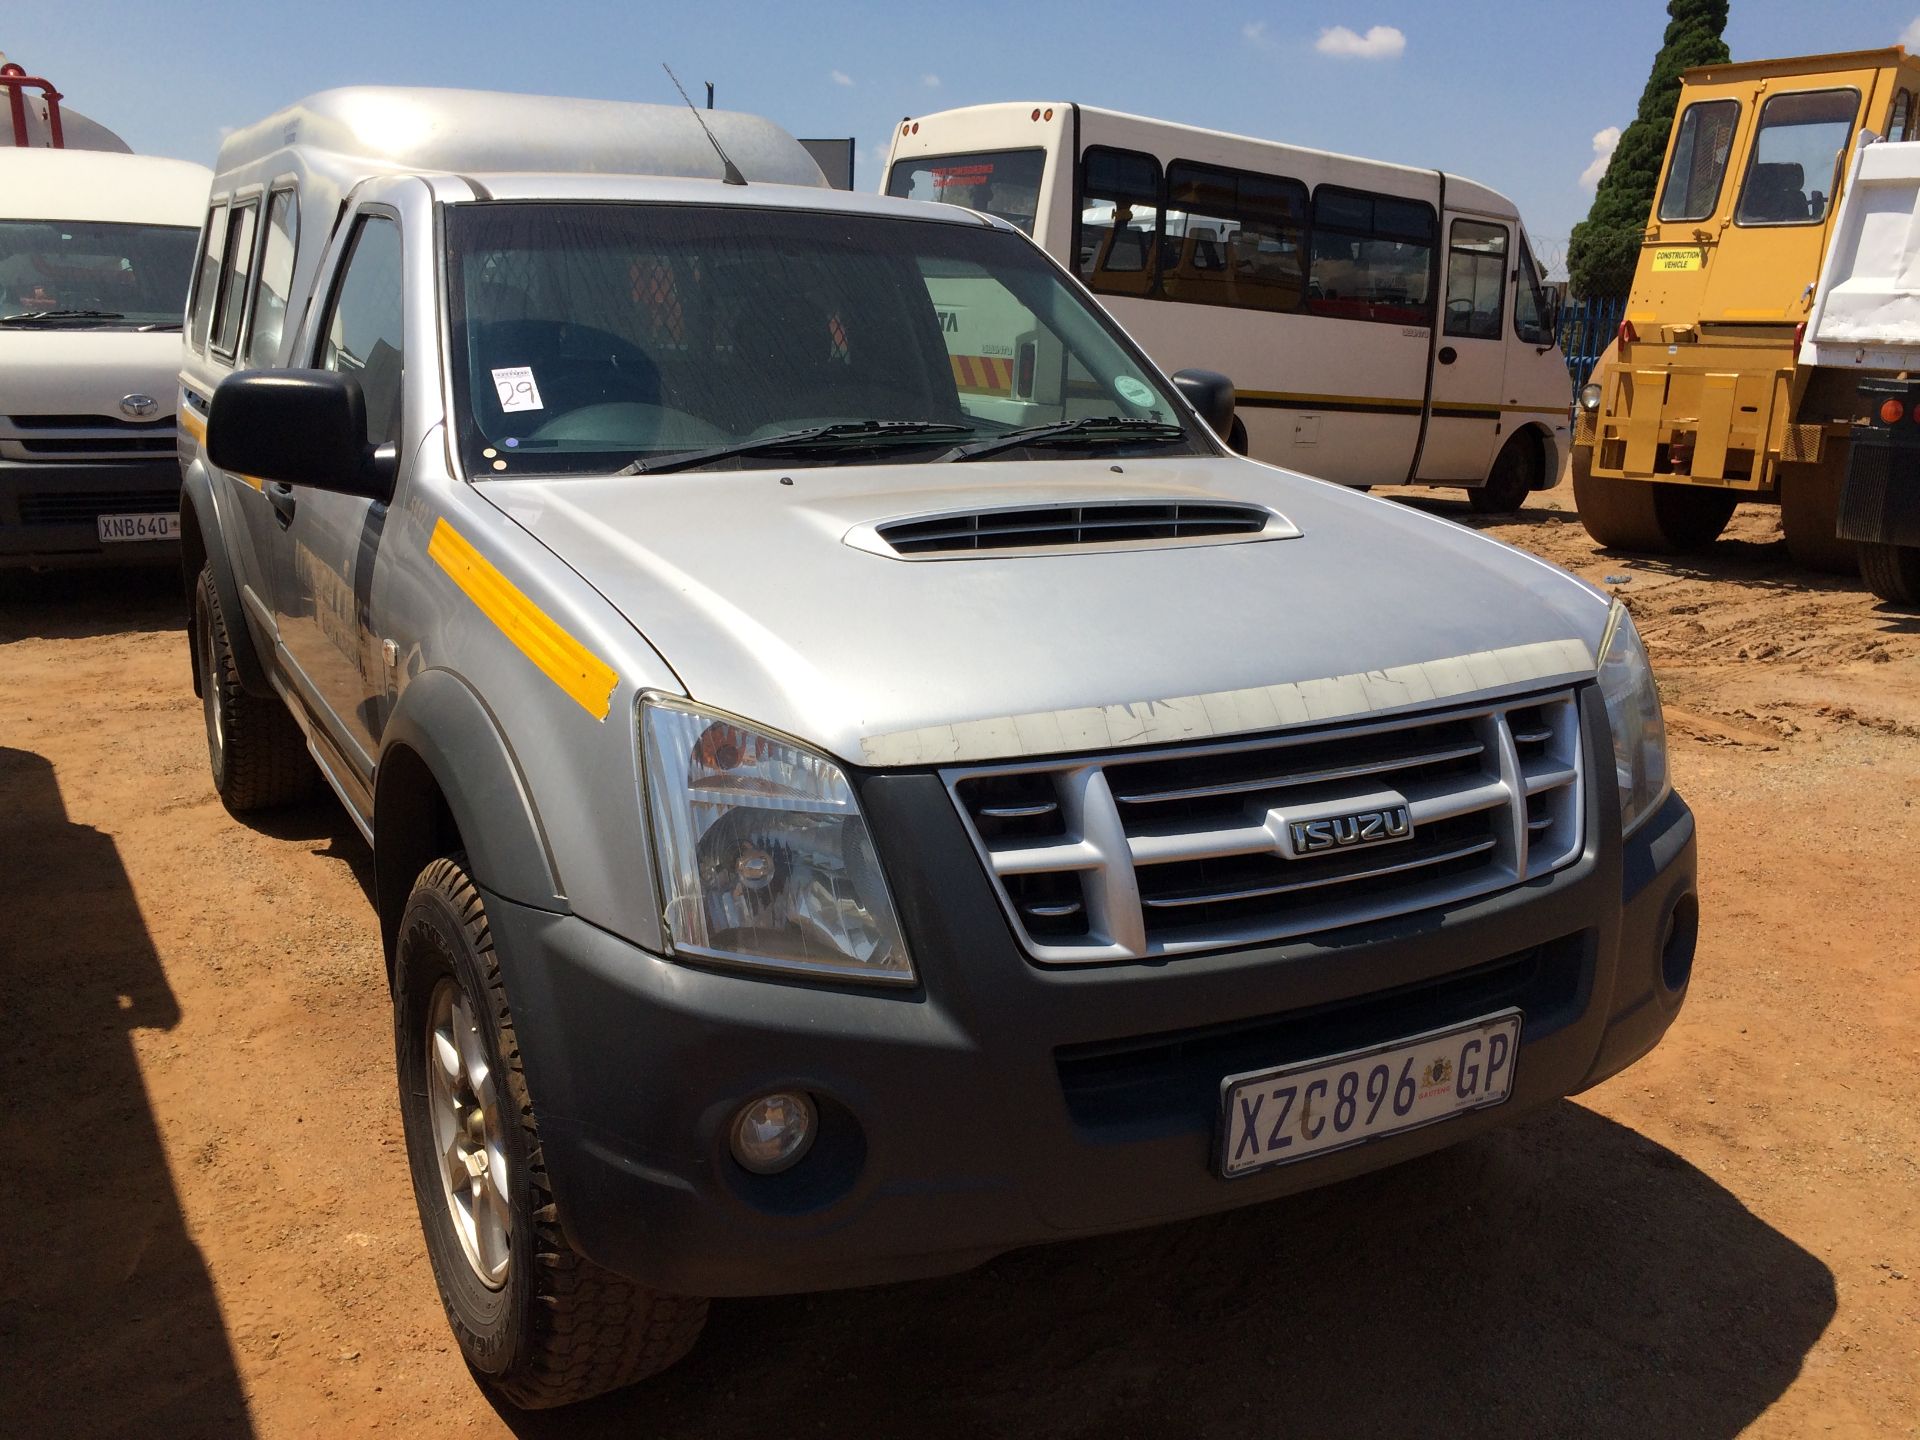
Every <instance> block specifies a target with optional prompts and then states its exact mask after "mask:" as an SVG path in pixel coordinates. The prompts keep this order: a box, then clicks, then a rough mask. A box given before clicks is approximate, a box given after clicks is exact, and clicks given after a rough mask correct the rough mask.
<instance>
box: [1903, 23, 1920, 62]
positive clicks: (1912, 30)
mask: <svg viewBox="0 0 1920 1440" xmlns="http://www.w3.org/2000/svg"><path fill="white" fill-rule="evenodd" d="M1899 43H1900V44H1902V45H1904V46H1906V47H1907V53H1908V54H1909V55H1912V54H1914V53H1915V52H1916V51H1920V20H1915V21H1914V22H1913V23H1912V24H1910V25H1908V26H1907V28H1906V29H1904V30H1902V31H1901V32H1900V42H1899Z"/></svg>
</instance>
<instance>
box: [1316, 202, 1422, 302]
mask: <svg viewBox="0 0 1920 1440" xmlns="http://www.w3.org/2000/svg"><path fill="white" fill-rule="evenodd" d="M1437 228H1438V226H1437V224H1436V222H1435V220H1434V215H1433V207H1432V206H1431V205H1427V204H1424V203H1422V202H1421V201H1418V200H1402V199H1399V198H1398V197H1395V196H1391V195H1370V194H1367V193H1366V192H1364V191H1360V190H1340V189H1336V188H1335V187H1333V186H1331V185H1322V186H1321V187H1320V188H1319V189H1318V190H1315V191H1314V192H1313V263H1312V269H1311V270H1310V271H1309V272H1308V277H1307V310H1308V312H1309V313H1310V314H1314V315H1330V316H1336V317H1338V318H1341V319H1345V320H1375V321H1380V322H1383V323H1385V324H1390V325H1431V324H1432V323H1433V244H1434V232H1435V230H1436V229H1437Z"/></svg>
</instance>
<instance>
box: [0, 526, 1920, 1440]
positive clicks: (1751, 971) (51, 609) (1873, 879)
mask: <svg viewBox="0 0 1920 1440" xmlns="http://www.w3.org/2000/svg"><path fill="white" fill-rule="evenodd" d="M1410 503H1417V504H1420V505H1423V506H1425V507H1427V508H1429V509H1432V510H1434V511H1437V512H1439V513H1443V514H1446V515H1448V516H1450V517H1451V518H1454V519H1458V520H1461V521H1463V522H1471V523H1477V522H1473V519H1472V517H1471V516H1470V515H1469V514H1468V513H1467V510H1466V507H1465V506H1464V505H1462V504H1459V503H1457V502H1456V501H1455V500H1453V499H1435V498H1431V497H1421V498H1417V499H1414V500H1412V501H1411V502H1410ZM1571 510H1572V504H1571V500H1570V497H1568V496H1567V495H1566V494H1565V493H1564V492H1553V493H1550V494H1548V495H1544V496H1536V497H1533V498H1532V499H1531V500H1530V502H1529V504H1528V507H1527V509H1526V510H1525V512H1524V513H1523V514H1522V516H1521V517H1520V519H1519V520H1518V521H1515V522H1511V523H1504V524H1496V525H1491V526H1489V527H1487V528H1489V529H1490V530H1491V532H1492V533H1494V534H1496V535H1499V536H1501V537H1502V538H1504V539H1507V540H1511V541H1513V542H1514V543H1516V544H1519V545H1522V546H1525V547H1527V548H1529V549H1531V550H1534V551H1537V552H1538V553H1540V554H1542V555H1544V556H1546V557H1548V558H1550V559H1552V560H1555V561H1558V562H1559V563H1561V564H1564V565H1567V566H1570V567H1572V568H1573V569H1575V570H1578V571H1579V572H1580V573H1581V574H1583V575H1586V576H1588V577H1590V578H1592V579H1594V580H1596V581H1602V582H1607V581H1610V580H1611V581H1612V582H1613V584H1614V588H1615V589H1616V590H1617V591H1618V592H1619V593H1620V594H1622V595H1623V596H1625V597H1626V598H1627V600H1628V602H1629V603H1630V604H1631V605H1632V607H1633V610H1634V613H1635V615H1636V616H1637V618H1638V619H1639V622H1640V625H1641V627H1642V629H1643V631H1644V633H1645V635H1646V637H1647V640H1648V642H1649V645H1650V647H1651V649H1652V651H1653V654H1654V657H1655V660H1656V662H1657V664H1658V666H1659V670H1660V675H1661V679H1662V682H1663V685H1664V687H1665V694H1666V700H1667V715H1668V723H1669V725H1670V727H1671V732H1672V736H1673V752H1674V753H1673V766H1674V772H1675V775H1676V777H1677V781H1678V783H1679V785H1680V787H1681V788H1682V790H1683V791H1684V793H1685V794H1686V796H1687V798H1688V799H1689V800H1690V801H1691V803H1692V804H1693V806H1694V809H1695V811H1696V813H1697V814H1698V816H1699V823H1700V834H1701V881H1702V891H1703V903H1704V909H1705V916H1704V920H1703V924H1702V945H1701V951H1700V956H1699V961H1698V967H1697V969H1696V972H1695V978H1694V984H1693V992H1692V996H1691V999H1690V1002H1689V1004H1688V1006H1687V1008H1686V1010H1685V1011H1684V1013H1683V1014H1682V1016H1681V1018H1680V1020H1679V1022H1678V1024H1677V1025H1676V1026H1675V1028H1674V1030H1673V1031H1672V1032H1671V1034H1670V1035H1669V1036H1668V1038H1667V1040H1666V1042H1665V1043H1664V1044H1663V1045H1662V1046H1661V1047H1660V1048H1659V1049H1658V1050H1657V1051H1656V1052H1655V1053H1654V1054H1653V1055H1652V1056H1650V1057H1649V1058H1648V1059H1646V1060H1645V1061H1643V1062H1642V1063H1641V1064H1639V1065H1637V1066H1635V1067H1634V1068H1632V1069H1631V1070H1629V1071H1628V1072H1626V1073H1625V1074H1624V1075H1622V1076H1619V1077H1618V1078H1616V1079H1614V1080H1612V1081H1610V1082H1609V1083H1607V1084H1606V1085H1604V1086H1602V1087H1601V1088H1599V1089H1598V1090H1595V1091H1593V1092H1591V1093H1589V1094H1587V1095H1584V1096H1581V1097H1580V1098H1579V1099H1578V1100H1577V1101H1569V1102H1564V1103H1562V1104H1560V1105H1558V1106H1556V1107H1554V1108H1553V1109H1552V1110H1550V1111H1549V1112H1547V1113H1545V1114H1543V1115H1541V1116H1539V1117H1537V1118H1534V1119H1532V1120H1530V1121H1528V1122H1527V1123H1525V1124H1522V1125H1520V1126H1518V1127H1516V1128H1513V1129H1510V1130H1507V1131H1505V1132H1503V1133H1501V1134H1499V1135H1497V1136H1495V1137H1491V1138H1487V1139H1484V1140H1480V1141H1476V1142H1473V1143H1470V1144H1467V1145H1465V1146H1461V1147H1456V1148H1454V1149H1453V1150H1451V1151H1448V1152H1446V1153H1443V1154H1441V1155H1439V1156H1436V1157H1434V1158H1431V1159H1429V1160H1426V1161H1422V1162H1419V1163H1417V1164H1415V1165H1412V1166H1409V1167H1404V1168H1402V1169H1400V1170H1397V1171H1393V1172H1390V1173H1387V1174H1383V1175H1377V1176H1373V1177H1369V1178H1367V1179H1365V1180H1362V1181H1358V1182H1355V1183H1352V1184H1348V1185H1344V1186H1341V1187H1338V1188H1334V1189H1329V1190H1323V1191H1320V1192H1317V1193H1314V1194H1311V1195H1307V1196H1303V1197H1299V1198H1297V1199H1294V1200H1289V1201H1283V1202H1280V1203H1277V1204H1274V1205H1270V1206H1267V1207H1264V1208H1259V1209H1255V1210H1249V1211H1241V1212H1238V1213H1235V1214H1231V1215H1226V1216H1222V1217H1218V1218H1215V1219H1211V1220H1205V1221H1200V1222H1197V1223H1191V1224H1185V1225H1180V1226H1176V1227H1170V1228H1165V1229H1160V1230H1154V1231H1148V1232H1144V1233H1140V1234H1134V1235H1126V1236H1119V1237H1113V1238H1108V1239H1101V1240H1097V1241H1089V1242H1083V1243H1076V1244H1070V1245H1064V1246H1059V1247H1054V1248H1051V1249H1044V1250H1036V1251H1027V1252H1023V1253H1017V1254H1013V1255H1009V1256H1006V1257H1004V1258H1003V1259H1001V1260H999V1261H997V1262H995V1263H993V1264H991V1265H989V1266H987V1267H986V1268H984V1269H982V1270H980V1271H977V1272H975V1273H973V1274H970V1275H966V1276H962V1277H959V1278H956V1279H950V1280H943V1281H937V1282H928V1283H922V1284H913V1285H904V1286H898V1287H893V1288H888V1289H881V1290H868V1291H855V1292H846V1293H840V1294H831V1295H821V1296H813V1297H801V1298H789V1299H778V1300H761V1301H732V1302H727V1303H724V1304H719V1305H716V1306H715V1308H714V1312H713V1319H712V1323H711V1325H710V1327H709V1329H708V1332H707V1335H706V1337H705V1339H704V1340H703V1341H702V1343H701V1345H700V1348H699V1349H698V1350H697V1351H696V1352H695V1354H694V1355H693V1357H692V1358H691V1359H690V1360H689V1361H688V1362H686V1363H685V1364H683V1365H682V1366H681V1367H679V1368H678V1369H677V1370H675V1371H672V1372H670V1373H669V1374H667V1375H666V1376H663V1377H661V1378H660V1379H659V1380H658V1381H656V1382H654V1383H652V1384H651V1385H649V1386H646V1387H643V1388H641V1389H639V1390H637V1391H632V1392H628V1393H626V1394H623V1395H617V1396H613V1397H608V1398H607V1399H604V1400H602V1401H599V1402H595V1403H594V1404H592V1405H590V1406H587V1407H584V1408H583V1409H581V1410H578V1411H575V1412H572V1413H570V1414H568V1415H566V1416H564V1417H556V1416H547V1417H531V1418H527V1417H516V1416H512V1415H510V1414H504V1415H503V1414H501V1413H499V1412H498V1411H496V1410H495V1409H494V1408H492V1407H491V1406H490V1405H489V1404H488V1402H487V1400H486V1398H485V1396H484V1395H483V1393H482V1392H481V1390H480V1389H479V1388H478V1387H477V1386H476V1385H475V1383H474V1382H473V1380H472V1379H471V1378H470V1377H469V1376H468V1374H467V1372H466V1370H465V1369H464V1367H463V1366H462V1364H461V1362H460V1359H459V1356H458V1354H457V1353H456V1351H455V1350H454V1348H453V1345H452V1342H451V1340H450V1339H449V1336H448V1333H447V1330H446V1327H445V1325H444V1323H443V1321H442V1319H441V1316H440V1313H439V1309H438V1305H437V1302H436V1300H435V1296H434V1290H433V1285H432V1281H431V1278H430V1276H429V1274H428V1269H427V1261H426V1255H425V1251H424V1249H423V1248H422V1244H421V1240H420V1235H419V1231H418V1226H417V1221H416V1216H415V1213H414V1205H413V1199H412V1196H411V1193H410V1191H409V1188H408V1183H407V1174H406V1166H405V1161H404V1155H403V1150H402V1144H401V1138H400V1124H399V1118H398V1114H397V1112H396V1108H395V1104H394V1097H393V1089H394V1083H393V1078H392V1053H391V1048H390V1040H389V1021H388V1010H387V1000H386V993H385V983H384V978H383V972H382V967H381V961H380V955H379V946H378V940H377V937H376V933H375V924H374V915H373V911H372V908H371V904H370V901H369V890H370V872H369V863H368V854H367V851H366V849H365V847H364V846H363V845H362V844H361V842H360V840H359V839H358V837H357V835H356V834H355V833H354V832H353V830H352V829H351V828H350V827H349V825H348V823H347V821H346V820H345V818H344V817H343V816H342V815H341V814H340V813H339V812H338V811H337V810H336V809H335V808H334V807H333V806H332V805H331V804H324V803H323V804H317V805H314V806H312V807H310V808H307V809H304V810H301V811H298V812H295V813H292V814H289V815H284V816H280V817H277V818H275V819H273V820H271V821H270V822H267V823H264V824H256V825H248V824H242V823H241V822H239V821H237V820H235V819H233V818H232V817H230V816H229V815H227V813H226V812H225V811H224V810H223V809H222V808H221V806H220V804H219V802H218V801H217V800H216V799H215V798H214V794H213V791H212V789H211V786H210V784H209V781H208V778H207V769H206V757H205V751H204V748H203V741H202V738H201V730H200V715H199V711H198V708H197V704H196V702H195V701H194V700H193V698H192V696H191V693H190V690H189V685H188V671H187V653H186V648H185V646H184V644H183V642H182V638H181V635H180V634H179V632H178V630H177V628H176V618H175V617H176V601H175V597H174V593H173V589H172V587H171V585H170V583H169V582H168V581H167V580H166V578H165V577H139V576H112V577H106V576H79V577H47V578H22V577H11V578H5V577H0V1078H3V1079H4V1096H5V1102H6V1103H5V1104H4V1105H3V1106H0V1144H4V1153H5V1155H6V1157H7V1164H6V1165H5V1167H4V1178H3V1179H0V1216H4V1217H5V1218H6V1221H7V1232H8V1233H7V1238H6V1240H5V1242H4V1248H0V1259H3V1263H0V1432H4V1433H5V1434H6V1435H8V1436H29V1435H45V1436H62V1437H66V1436H94V1435H122V1434H125V1435H140V1436H149V1435H158V1436H201V1435H206V1436H220V1437H227V1436H236V1437H237V1436H248V1435H259V1436H286V1435H325V1436H338V1435H352V1434H361V1433H368V1432H373V1431H376V1430H377V1431H379V1432H381V1433H399V1434H415V1433H427V1432H429V1431H431V1432H433V1433H436V1434H440V1435H446V1434H450V1433H451V1434H461V1435H466V1434H472V1435H479V1436H498V1435H505V1434H509V1433H517V1434H519V1435H522V1436H561V1435H569V1436H574V1435H577V1436H596V1435H608V1436H612V1435H628V1434H646V1435H649V1436H663V1437H695V1436H698V1437H745V1436H802V1435H825V1436H834V1437H841V1436H906V1435H912V1436H966V1437H969V1440H977V1437H982V1436H998V1435H1029V1436H1050V1437H1051V1436H1085V1437H1094V1436H1099V1437H1123V1436H1143V1437H1150V1436H1175V1435H1177V1436H1206V1437H1213V1436H1220V1437H1226V1436H1301V1435H1328V1436H1357V1435H1389V1434H1395V1435H1415V1434H1418V1435H1426V1434H1432V1435H1458V1434H1466V1433H1473V1434H1480V1435H1524V1436H1555V1437H1559V1436H1576V1435H1607V1436H1615V1435H1617V1436H1636V1437H1637V1436H1675V1437H1701V1436H1709V1437H1710V1436H1731V1435H1735V1434H1743V1433H1745V1434H1754V1435H1764V1436H1796V1437H1797V1436H1807V1435H1842V1436H1866V1435H1873V1436H1915V1435H1920V1106H1917V1105H1916V1095H1920V938H1916V933H1915V914H1916V911H1917V910H1920V845H1917V844H1916V841H1920V813H1917V812H1916V810H1915V808H1914V802H1915V798H1916V797H1920V618H1915V617H1910V616H1903V615H1900V614H1897V613H1894V612H1892V611H1890V610H1888V609H1886V608H1884V607H1881V606H1879V605H1878V604H1877V603H1876V602H1875V601H1874V600H1873V599H1872V597H1871V596H1869V595H1867V594H1866V593H1865V592H1864V591H1863V590H1862V589H1861V588H1860V587H1859V586H1858V584H1857V583H1855V582H1841V581H1835V580H1828V579H1824V578H1820V577H1816V576H1811V575H1808V574H1806V573H1804V572H1801V571H1798V570H1796V569H1795V568H1794V567H1793V566H1792V564H1791V562H1790V561H1789V560H1788V559H1787V556H1786V553H1785V550H1784V547H1783V546H1782V544H1781V543H1780V541H1779V530H1778V523H1777V520H1776V519H1775V517H1774V515H1773V513H1772V512H1770V511H1767V510H1761V509H1754V510H1751V511H1747V510H1743V511H1742V512H1741V513H1740V515H1739V516H1738V517H1737V518H1736V520H1735V522H1734V524H1733V526H1732V527H1731V530H1730V532H1729V536H1728V538H1727V539H1725V540H1723V541H1722V543H1721V544H1720V546H1719V547H1718V548H1717V550H1716V551H1715V553H1714V554H1713V555H1712V556H1710V557H1709V558H1706V559H1704V560H1699V561H1687V562H1684V563H1669V562H1653V561H1646V560H1627V559H1624V558H1621V557H1609V556H1604V555H1600V554H1598V553H1597V552H1596V551H1595V550H1594V548H1593V546H1592V544H1591V543H1590V542H1589V541H1588V539H1587V537H1586V535H1585V533H1584V532H1583V531H1582V530H1581V528H1580V526H1579V524H1578V522H1577V520H1575V519H1574V518H1573V516H1572V514H1571Z"/></svg>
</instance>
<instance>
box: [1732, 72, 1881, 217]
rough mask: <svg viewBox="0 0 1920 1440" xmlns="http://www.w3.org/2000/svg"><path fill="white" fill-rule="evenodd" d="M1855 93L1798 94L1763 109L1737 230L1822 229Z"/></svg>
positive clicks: (1856, 103) (1848, 135) (1856, 104)
mask: <svg viewBox="0 0 1920 1440" xmlns="http://www.w3.org/2000/svg"><path fill="white" fill-rule="evenodd" d="M1859 108H1860V92H1859V91H1857V90H1799V91H1794V92H1792V93H1790V94H1785V95H1771V96H1769V97H1768V98H1767V103H1766V104H1764V105H1762V106H1761V107H1760V123H1759V125H1758V126H1757V127H1756V128H1755V131H1754V136H1753V158H1752V159H1751V160H1749V161H1748V162H1747V178H1746V179H1745V180H1744V181H1743V182H1742V183H1741V186H1740V205H1739V207H1738V209H1736V210H1735V211H1734V215H1733V223H1734V224H1736V225H1818V224H1819V223H1820V222H1821V221H1823V220H1825V219H1826V218H1827V210H1828V208H1829V207H1830V206H1831V205H1832V204H1833V188H1834V182H1835V181H1836V180H1838V179H1839V178H1840V166H1841V162H1842V161H1843V160H1845V158H1846V154H1847V142H1848V141H1850V140H1851V139H1852V138H1853V117H1854V114H1855V112H1857V111H1858V110H1859Z"/></svg>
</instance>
